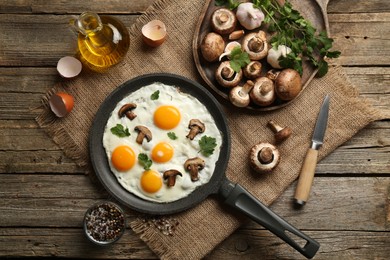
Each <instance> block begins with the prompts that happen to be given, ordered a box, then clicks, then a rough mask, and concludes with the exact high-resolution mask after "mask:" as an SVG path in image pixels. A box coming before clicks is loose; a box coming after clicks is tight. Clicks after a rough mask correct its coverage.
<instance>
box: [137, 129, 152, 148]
mask: <svg viewBox="0 0 390 260" xmlns="http://www.w3.org/2000/svg"><path fill="white" fill-rule="evenodd" d="M134 130H135V131H138V136H137V139H136V140H135V141H136V142H137V143H139V144H142V142H143V140H144V138H146V140H147V141H148V142H150V141H151V140H152V132H150V130H149V129H148V128H147V127H146V126H142V125H137V126H136V127H135V128H134Z"/></svg>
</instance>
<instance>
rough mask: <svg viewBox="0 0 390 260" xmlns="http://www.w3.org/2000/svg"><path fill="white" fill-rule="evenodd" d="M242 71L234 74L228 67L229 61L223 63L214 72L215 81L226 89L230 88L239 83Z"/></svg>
mask: <svg viewBox="0 0 390 260" xmlns="http://www.w3.org/2000/svg"><path fill="white" fill-rule="evenodd" d="M242 74H243V73H242V70H240V71H239V72H235V71H234V70H233V69H232V67H231V66H230V61H223V62H221V64H220V65H219V66H218V68H217V70H216V71H215V79H216V80H217V82H218V83H219V84H220V85H221V86H223V87H226V88H232V87H235V86H237V85H238V83H240V80H241V79H242Z"/></svg>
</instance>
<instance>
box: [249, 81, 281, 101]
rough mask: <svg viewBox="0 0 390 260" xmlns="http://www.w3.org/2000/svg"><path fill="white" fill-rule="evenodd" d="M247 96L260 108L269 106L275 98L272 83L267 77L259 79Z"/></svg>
mask: <svg viewBox="0 0 390 260" xmlns="http://www.w3.org/2000/svg"><path fill="white" fill-rule="evenodd" d="M249 95H250V98H251V100H252V101H253V103H255V104H256V105H259V106H262V107H265V106H269V105H271V104H272V103H273V102H274V101H275V98H276V95H275V87H274V82H273V81H272V80H270V79H269V78H267V77H260V78H259V79H258V80H256V82H255V85H254V86H253V89H252V91H251V92H250V93H249Z"/></svg>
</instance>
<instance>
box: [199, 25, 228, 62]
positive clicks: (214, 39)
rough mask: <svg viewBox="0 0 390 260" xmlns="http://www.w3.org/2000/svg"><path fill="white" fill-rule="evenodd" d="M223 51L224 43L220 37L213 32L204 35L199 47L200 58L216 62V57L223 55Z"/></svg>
mask: <svg viewBox="0 0 390 260" xmlns="http://www.w3.org/2000/svg"><path fill="white" fill-rule="evenodd" d="M224 49H225V41H224V40H223V38H222V36H221V35H219V34H217V33H214V32H210V33H208V34H206V36H205V37H204V38H203V41H202V43H201V45H200V51H201V52H202V56H203V58H204V59H205V60H207V61H208V62H214V61H216V60H218V57H219V56H220V55H221V54H222V53H223V51H224Z"/></svg>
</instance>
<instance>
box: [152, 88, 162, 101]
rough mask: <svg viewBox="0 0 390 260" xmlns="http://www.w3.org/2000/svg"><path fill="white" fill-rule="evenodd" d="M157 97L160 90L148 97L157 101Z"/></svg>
mask: <svg viewBox="0 0 390 260" xmlns="http://www.w3.org/2000/svg"><path fill="white" fill-rule="evenodd" d="M159 97H160V90H156V91H155V92H153V94H152V95H150V99H151V100H157V99H158V98H159Z"/></svg>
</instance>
